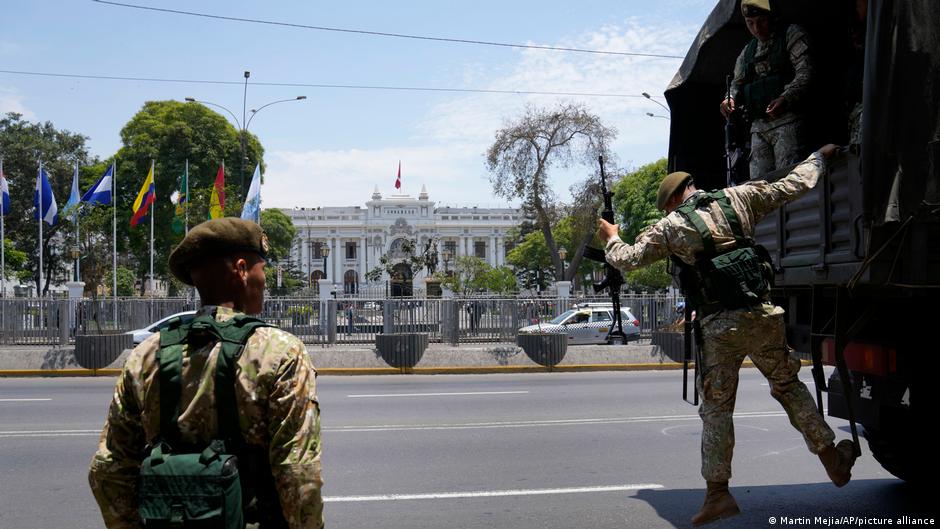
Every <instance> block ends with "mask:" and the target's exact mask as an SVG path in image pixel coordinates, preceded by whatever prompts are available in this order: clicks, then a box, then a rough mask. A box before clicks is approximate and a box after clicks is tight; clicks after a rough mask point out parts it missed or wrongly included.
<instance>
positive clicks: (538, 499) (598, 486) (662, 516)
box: [0, 369, 936, 529]
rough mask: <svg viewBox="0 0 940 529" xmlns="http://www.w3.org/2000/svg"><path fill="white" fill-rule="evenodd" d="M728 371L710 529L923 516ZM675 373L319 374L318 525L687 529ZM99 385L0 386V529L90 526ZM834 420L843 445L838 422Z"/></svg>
mask: <svg viewBox="0 0 940 529" xmlns="http://www.w3.org/2000/svg"><path fill="white" fill-rule="evenodd" d="M742 375H743V376H742V383H741V386H740V389H739V392H738V410H737V411H738V414H739V416H738V417H737V418H736V420H735V424H736V431H737V447H736V451H735V465H734V471H735V478H734V480H733V481H732V487H733V489H732V490H733V492H734V493H735V495H736V497H737V498H738V501H739V503H740V504H741V507H742V508H743V509H744V514H743V515H742V516H739V517H737V518H735V519H732V520H728V521H726V522H723V523H721V524H717V525H716V527H770V524H769V523H768V519H769V518H770V517H771V516H774V517H780V516H790V517H809V518H810V521H811V522H812V518H813V517H814V516H824V517H827V516H890V517H894V518H897V517H899V516H902V515H924V514H925V513H927V514H930V511H929V509H928V507H927V506H925V503H924V502H923V501H922V500H920V499H918V497H917V496H916V495H915V494H913V493H912V491H910V490H909V488H908V487H907V486H905V485H904V484H903V483H901V482H899V481H898V480H896V479H894V478H893V477H892V476H890V475H889V474H887V473H886V472H885V471H883V470H882V469H881V468H880V467H879V466H878V465H877V463H876V462H875V461H874V460H873V459H872V458H871V456H870V455H869V453H868V450H867V447H865V449H864V450H863V452H864V454H863V458H862V459H861V460H860V461H859V463H858V465H857V466H856V470H855V472H854V479H853V481H852V483H850V484H849V486H847V487H845V488H842V489H837V488H835V487H833V486H832V485H830V484H829V483H828V481H827V479H826V475H825V473H824V471H823V470H822V468H821V466H820V465H819V463H818V460H817V459H816V457H815V456H812V455H811V454H809V452H808V451H807V450H806V447H805V444H804V443H803V441H802V439H801V438H800V436H799V435H798V434H797V433H796V432H795V430H793V429H792V428H791V427H790V425H789V423H788V421H787V419H786V417H785V415H784V414H783V412H782V410H781V409H780V408H779V406H778V405H777V403H776V402H775V401H774V400H773V399H771V398H770V397H769V393H768V387H767V385H766V382H765V381H764V380H763V379H762V378H761V377H760V375H759V373H757V372H756V371H755V370H753V369H746V370H743V371H742ZM803 375H804V379H805V380H806V381H810V378H809V373H808V372H805V373H803ZM679 377H680V373H679V372H675V371H670V372H628V373H624V372H611V373H544V374H516V375H467V376H455V375H450V376H420V375H416V376H377V377H371V376H370V377H323V378H321V379H320V395H321V401H322V407H323V423H322V424H323V428H324V441H323V443H324V456H323V465H324V466H323V472H324V478H325V480H326V483H327V485H326V487H325V489H324V494H325V495H326V496H327V498H328V503H327V506H326V516H327V519H328V524H329V526H331V527H336V528H344V529H354V528H370V529H371V528H379V527H381V528H403V529H405V528H407V529H416V528H452V527H457V528H556V527H557V528H575V527H585V528H618V529H619V528H625V527H628V528H632V527H637V528H667V527H687V526H689V524H688V522H687V521H688V519H689V517H690V516H691V515H692V514H693V513H694V512H695V511H696V510H697V508H698V506H699V505H700V502H701V498H702V495H703V491H702V488H703V486H704V484H703V482H702V480H701V477H700V475H699V455H698V443H699V434H700V432H701V423H700V421H699V420H698V417H697V415H696V414H695V409H694V408H693V407H692V406H689V405H687V404H685V403H683V402H682V400H681V399H680V398H679V394H678V392H679V389H680V386H679V381H680V379H679ZM112 386H113V379H102V378H98V379H0V529H34V528H59V527H63V528H64V527H69V528H75V529H85V528H89V529H90V528H96V529H97V528H100V527H102V524H101V522H100V519H99V517H98V512H97V507H96V506H95V504H94V500H93V499H92V497H91V494H90V492H89V490H88V487H87V484H86V469H87V464H88V461H89V458H90V457H91V454H92V452H93V451H94V447H95V443H96V440H97V432H98V431H99V429H100V427H101V423H102V421H103V418H104V413H105V409H106V407H107V403H108V400H109V398H110V392H111V389H112ZM830 424H833V425H834V426H835V427H837V428H839V429H840V430H839V432H838V435H839V436H840V437H844V436H846V435H848V434H847V427H846V423H845V422H843V421H839V420H836V419H830ZM934 516H935V518H936V515H934ZM804 526H814V524H812V523H811V524H809V525H804ZM815 526H820V525H815Z"/></svg>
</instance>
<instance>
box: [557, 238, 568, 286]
mask: <svg viewBox="0 0 940 529" xmlns="http://www.w3.org/2000/svg"><path fill="white" fill-rule="evenodd" d="M565 257H568V250H567V249H565V247H564V246H562V247H561V248H559V249H558V258H559V259H561V280H562V281H564V280H565Z"/></svg>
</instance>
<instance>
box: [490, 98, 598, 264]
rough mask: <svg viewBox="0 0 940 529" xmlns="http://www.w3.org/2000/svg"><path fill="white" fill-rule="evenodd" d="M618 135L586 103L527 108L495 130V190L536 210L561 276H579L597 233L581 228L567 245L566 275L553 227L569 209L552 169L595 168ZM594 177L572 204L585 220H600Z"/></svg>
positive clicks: (549, 253)
mask: <svg viewBox="0 0 940 529" xmlns="http://www.w3.org/2000/svg"><path fill="white" fill-rule="evenodd" d="M615 136H616V131H615V130H614V129H612V128H609V127H607V126H605V125H604V124H603V123H602V122H601V120H600V118H598V117H597V116H596V115H594V114H591V113H590V112H588V110H587V109H586V108H585V107H584V106H582V105H577V104H561V105H558V106H556V107H554V108H550V109H539V108H535V107H527V108H526V110H525V112H524V113H523V115H522V116H521V117H519V118H518V119H516V120H514V121H511V122H509V123H508V124H507V125H506V126H505V127H504V128H502V129H500V130H498V131H497V132H496V138H495V141H494V142H493V144H492V145H491V146H490V147H489V149H488V150H487V153H486V166H487V169H488V170H489V171H490V173H491V176H490V183H491V184H492V185H493V192H494V194H495V195H496V196H500V197H504V198H507V199H519V200H521V201H522V203H523V207H524V208H526V209H528V210H530V211H532V212H533V213H534V218H535V222H536V224H537V225H538V228H539V230H540V231H541V233H542V236H543V238H544V240H545V246H546V248H547V256H548V259H549V260H550V261H551V263H552V265H553V267H552V268H553V270H554V271H555V276H556V279H559V280H561V279H565V278H571V277H573V276H574V274H575V269H577V266H578V263H579V262H580V260H581V257H582V255H583V253H584V247H585V246H586V245H587V244H588V243H589V242H590V241H591V239H592V238H593V231H594V226H593V225H592V226H590V228H589V229H588V230H587V231H585V229H584V228H582V229H581V230H579V231H581V232H584V233H582V237H580V238H579V239H578V240H576V241H575V244H572V245H571V246H568V247H567V248H568V249H569V251H570V252H571V253H570V256H571V257H572V262H573V263H574V264H575V266H574V267H572V270H571V272H570V274H566V276H565V277H562V275H561V270H562V265H561V259H560V258H559V257H558V246H559V244H558V243H557V241H555V237H554V234H553V233H552V226H553V225H554V224H555V223H557V222H558V221H559V220H560V218H561V217H563V216H564V215H565V213H566V211H565V209H566V208H563V207H561V205H560V204H558V203H557V199H556V196H555V194H554V192H553V190H552V185H551V180H550V178H549V173H550V170H551V169H552V168H553V167H556V166H557V167H560V168H568V167H571V166H572V165H573V164H575V163H581V164H584V165H588V166H589V167H592V168H594V167H596V166H597V165H596V164H597V157H598V156H599V155H605V157H607V156H606V155H607V151H608V144H609V143H610V141H612V140H613V138H614V137H615ZM592 173H593V171H592ZM591 180H594V179H593V178H592V179H589V181H588V182H585V183H584V184H583V185H581V186H580V187H577V188H576V189H573V190H572V192H573V194H574V196H575V201H574V204H573V205H572V206H570V207H569V208H568V209H572V208H573V209H576V210H578V211H580V212H582V213H581V214H579V215H578V217H579V218H580V219H581V220H580V221H579V224H581V225H584V219H590V221H591V223H593V222H596V220H595V219H596V209H597V203H598V202H597V199H598V198H599V197H598V194H597V193H596V185H597V184H596V181H595V182H593V183H592V182H591ZM568 213H570V212H568ZM592 217H593V218H592Z"/></svg>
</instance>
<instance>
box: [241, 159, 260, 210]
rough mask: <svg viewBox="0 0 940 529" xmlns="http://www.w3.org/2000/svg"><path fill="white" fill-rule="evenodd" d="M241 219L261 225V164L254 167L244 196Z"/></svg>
mask: <svg viewBox="0 0 940 529" xmlns="http://www.w3.org/2000/svg"><path fill="white" fill-rule="evenodd" d="M242 218H243V219H245V220H252V221H254V222H256V223H257V224H261V164H260V163H259V164H258V165H256V166H255V174H254V175H253V176H252V177H251V185H250V186H249V187H248V195H246V196H245V206H244V207H243V208H242Z"/></svg>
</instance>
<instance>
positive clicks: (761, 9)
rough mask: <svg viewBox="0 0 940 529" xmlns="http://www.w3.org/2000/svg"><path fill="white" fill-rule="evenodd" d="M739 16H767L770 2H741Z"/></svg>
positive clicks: (747, 0)
mask: <svg viewBox="0 0 940 529" xmlns="http://www.w3.org/2000/svg"><path fill="white" fill-rule="evenodd" d="M741 14H743V15H744V16H745V17H759V16H761V15H769V14H770V0H741Z"/></svg>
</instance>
